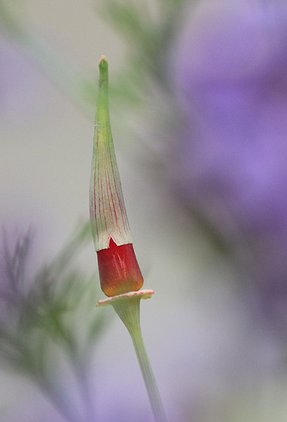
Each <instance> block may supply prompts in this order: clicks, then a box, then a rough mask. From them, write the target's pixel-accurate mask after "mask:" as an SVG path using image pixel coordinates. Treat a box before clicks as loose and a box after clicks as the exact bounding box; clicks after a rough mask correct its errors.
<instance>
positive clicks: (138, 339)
mask: <svg viewBox="0 0 287 422" xmlns="http://www.w3.org/2000/svg"><path fill="white" fill-rule="evenodd" d="M113 307H114V309H115V311H116V313H117V314H118V315H119V317H120V318H121V320H122V321H123V323H124V324H125V326H126V327H127V329H128V331H129V334H130V336H131V339H132V342H133V344H134V348H135V351H136V355H137V358H138V362H139V365H140V368H141V372H142V376H143V379H144V382H145V386H146V389H147V393H148V397H149V401H150V404H151V408H152V411H153V414H154V419H155V421H156V422H167V418H166V415H165V411H164V408H163V405H162V401H161V397H160V393H159V390H158V387H157V385H156V380H155V377H154V374H153V371H152V368H151V365H150V361H149V358H148V355H147V352H146V349H145V345H144V341H143V337H142V332H141V326H140V312H139V309H140V298H131V299H128V300H124V301H120V302H115V303H113Z"/></svg>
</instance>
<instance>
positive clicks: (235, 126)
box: [173, 0, 287, 326]
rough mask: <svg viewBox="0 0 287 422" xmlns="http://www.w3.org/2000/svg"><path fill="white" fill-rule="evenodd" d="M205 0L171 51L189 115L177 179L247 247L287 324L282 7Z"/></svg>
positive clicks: (286, 68) (286, 56)
mask: <svg viewBox="0 0 287 422" xmlns="http://www.w3.org/2000/svg"><path fill="white" fill-rule="evenodd" d="M210 3H211V2H209V1H207V0H206V1H202V2H201V3H200V4H199V6H197V9H196V10H195V11H194V10H193V15H192V17H191V19H187V22H186V25H185V27H184V29H183V31H182V33H181V35H180V37H179V39H178V44H177V48H176V49H175V51H176V53H175V57H173V62H174V63H175V65H174V66H175V75H176V77H175V80H174V85H175V89H176V91H177V94H178V102H179V105H180V107H181V109H182V112H183V114H184V116H185V120H186V127H185V130H184V131H183V132H184V133H182V137H181V140H180V145H179V151H180V152H179V156H178V160H177V162H178V168H177V169H176V170H177V174H178V176H177V177H178V184H179V186H180V188H181V191H182V193H183V197H184V199H185V200H186V201H187V202H189V203H190V204H192V206H195V207H196V208H198V209H199V210H200V212H201V213H203V214H204V215H205V218H206V219H207V220H208V221H209V223H211V224H212V225H213V226H215V227H216V228H217V229H218V230H219V232H220V233H221V235H222V236H224V237H225V239H228V242H230V239H231V240H232V243H233V244H234V245H235V246H236V248H237V250H239V249H240V250H241V251H242V250H244V252H247V249H248V253H249V256H250V262H249V263H250V270H251V271H252V272H253V273H252V276H253V277H255V278H256V279H257V280H258V282H259V283H260V290H259V294H260V295H261V296H260V303H261V304H262V303H264V310H265V312H271V313H272V315H273V317H275V318H276V319H277V318H278V319H277V322H279V323H280V324H282V322H283V324H284V326H285V324H286V323H287V311H286V309H287V307H286V303H287V283H286V278H287V165H286V157H287V142H286V138H287V118H286V116H287V49H286V43H287V8H286V5H284V4H283V3H281V2H279V1H278V2H275V1H273V2H270V3H269V4H267V3H265V2H259V1H258V2H247V1H243V2H238V3H236V2H235V1H231V2H230V1H221V2H220V3H218V2H215V3H216V4H214V3H212V4H210ZM234 245H233V246H234ZM257 293H258V291H257ZM262 299H263V300H262ZM265 305H266V306H265ZM282 317H283V319H282Z"/></svg>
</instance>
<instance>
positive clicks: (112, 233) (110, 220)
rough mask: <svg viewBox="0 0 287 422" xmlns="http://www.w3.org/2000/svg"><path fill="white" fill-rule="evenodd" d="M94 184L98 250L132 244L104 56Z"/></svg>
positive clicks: (93, 221)
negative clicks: (116, 154) (114, 245)
mask: <svg viewBox="0 0 287 422" xmlns="http://www.w3.org/2000/svg"><path fill="white" fill-rule="evenodd" d="M99 70H100V81H99V92H98V98H97V112H96V126H95V134H94V142H93V160H92V174H91V183H90V216H91V225H92V232H93V237H94V242H95V248H96V250H97V251H99V250H102V249H107V248H109V245H110V240H111V239H112V240H113V241H114V243H115V244H116V245H118V246H119V245H125V244H128V243H132V237H131V233H130V228H129V223H128V219H127V214H126V209H125V204H124V198H123V193H122V187H121V182H120V176H119V171H118V166H117V161H116V156H115V150H114V144H113V138H112V132H111V126H110V116H109V100H108V62H107V60H106V58H105V57H101V59H100V63H99Z"/></svg>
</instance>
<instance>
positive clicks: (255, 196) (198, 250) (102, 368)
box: [0, 0, 287, 422]
mask: <svg viewBox="0 0 287 422" xmlns="http://www.w3.org/2000/svg"><path fill="white" fill-rule="evenodd" d="M0 25H1V26H0V36H1V38H0V117H1V125H0V151H1V153H0V162H1V166H0V172H1V177H0V186H1V188H0V192H1V207H0V221H1V227H3V229H5V236H6V237H7V236H8V237H9V235H10V236H12V237H13V236H14V235H15V232H20V233H21V231H22V232H23V231H24V232H26V231H27V228H28V227H30V228H32V229H31V230H32V231H33V236H32V237H33V246H32V253H31V257H30V261H29V269H30V270H31V272H32V273H33V270H34V269H37V268H38V267H39V266H40V265H41V263H42V262H43V261H44V262H45V261H49V260H51V259H53V257H54V256H56V255H57V254H58V253H59V251H60V250H61V248H62V246H63V244H64V243H65V241H66V239H67V238H69V236H70V234H71V233H72V232H73V230H74V228H75V226H76V225H77V224H79V221H86V220H87V219H88V186H89V175H90V161H91V149H92V146H91V143H92V136H93V125H94V118H93V115H94V101H95V95H96V81H97V62H98V58H99V57H100V55H101V54H102V53H104V54H105V55H106V56H107V57H108V59H109V64H110V80H111V106H112V111H111V117H112V126H113V135H114V141H115V145H116V150H117V154H118V161H119V167H120V173H121V176H122V184H123V189H124V194H125V199H126V205H127V209H128V214H129V219H130V224H131V227H132V231H133V234H134V241H135V247H136V251H137V256H138V259H139V262H140V264H141V267H142V270H143V274H144V276H145V287H147V288H153V289H154V290H155V291H156V295H155V296H154V298H153V299H152V300H151V301H149V302H144V303H143V304H142V324H143V331H144V336H145V339H146V344H147V349H148V351H149V353H150V357H151V361H152V363H153V366H154V370H155V373H156V376H157V379H158V383H159V387H160V390H161V392H162V397H163V401H164V403H165V407H166V409H167V413H168V415H169V419H170V420H172V421H179V422H181V421H182V422H185V421H194V422H197V421H200V422H216V421H221V422H222V421H228V422H233V421H234V422H235V421H236V422H239V421H242V420H244V421H252V422H253V421H260V422H264V421H266V422H267V421H270V420H272V421H276V422H277V421H278V422H279V421H280V422H282V421H285V420H286V412H287V408H286V399H285V395H286V389H287V366H286V347H287V345H286V336H287V329H286V324H287V284H286V282H287V202H286V198H287V183H286V181H287V170H286V169H287V166H286V158H287V146H286V145H287V144H286V135H287V125H286V122H287V119H286V113H287V78H286V75H287V72H286V71H287V53H286V42H287V8H286V6H285V2H284V1H280V0H273V1H269V2H265V1H263V0H262V1H260V0H253V1H247V0H246V1H245V0H240V1H235V0H234V1H233V0H232V1H230V0H229V1H227V0H220V1H216V2H213V1H211V0H199V1H188V0H185V1H184V0H181V1H180V0H169V1H167V0H165V1H161V0H150V1H147V0H146V1H144V0H138V1H131V0H106V1H102V2H101V1H99V0H94V1H93V0H89V1H88V0H86V1H82V2H70V1H68V0H59V1H57V2H49V1H45V0H41V1H39V0H37V1H36V0H25V1H20V0H9V1H8V0H0ZM11 233H12V234H11ZM4 243H5V242H4ZM12 243H13V242H12ZM4 255H5V254H4ZM77 261H79V264H78V265H79V267H80V268H81V271H83V272H85V273H88V274H93V273H94V272H95V267H96V261H95V257H94V252H93V246H92V243H91V242H90V241H89V242H88V245H87V247H86V248H85V249H84V252H81V253H80V257H79V258H78V257H77ZM61 262H62V261H61ZM95 274H96V273H95ZM3 279H4V278H3ZM1 282H2V279H1ZM93 282H94V283H95V284H96V283H98V279H97V276H96V275H95V276H94V280H93ZM84 285H85V283H84V281H83V286H84ZM2 290H3V289H2ZM0 291H1V289H0ZM79 294H80V293H79ZM67 296H68V294H67ZM99 296H100V294H98V297H99ZM65 297H66V296H65V295H64V299H63V300H65ZM44 299H45V295H44ZM84 306H85V305H84ZM97 312H98V313H100V312H102V311H101V310H98V311H97ZM103 312H105V311H103ZM108 313H109V312H108V311H106V314H105V315H108ZM1 315H2V314H1ZM5 315H6V314H5V312H4V314H3V316H2V317H1V320H2V324H4V323H5V325H7V321H5V318H6V317H7V316H5ZM80 315H82V314H80ZM85 315H86V314H85V312H83V315H82V316H79V317H78V318H76V320H77V321H76V324H78V325H80V327H85V326H87V324H89V320H88V319H85V318H86V316H85ZM107 318H108V317H107ZM68 319H69V315H68ZM8 325H9V323H8ZM95 342H96V347H95V348H93V349H92V347H91V349H90V351H92V352H91V355H92V357H91V362H90V366H89V369H88V376H89V382H90V387H89V391H90V394H91V401H92V402H93V407H94V409H93V410H92V411H91V410H90V411H85V410H83V409H84V407H85V406H86V408H87V407H88V406H90V404H89V403H88V402H89V400H87V401H86V403H85V390H84V389H83V390H82V392H83V391H84V394H83V396H82V399H79V398H78V394H77V389H78V386H77V381H75V379H74V378H72V377H71V375H70V373H69V371H68V369H67V368H66V365H65V359H66V355H65V354H62V355H61V354H59V355H58V354H53V355H52V356H53V358H50V360H47V362H46V364H45V365H46V370H47V373H48V374H51V377H52V376H53V375H52V374H53V373H54V368H56V372H57V382H56V397H61V396H62V395H63V392H64V395H67V403H68V407H69V406H70V407H72V403H73V405H75V403H76V408H77V409H78V410H79V414H81V415H86V416H80V419H77V416H75V414H74V413H73V412H72V413H73V415H74V416H71V415H70V416H69V412H68V415H67V414H66V415H65V414H64V415H63V412H62V416H61V415H60V413H61V412H60V413H59V406H58V408H57V399H56V406H55V396H54V400H53V399H52V400H47V397H46V396H47V394H45V388H42V390H41V389H39V388H38V389H37V384H36V386H35V383H33V382H31V379H30V378H29V377H27V371H26V375H25V374H24V376H23V375H21V373H20V372H19V371H17V368H16V370H15V368H14V370H12V369H11V367H10V366H7V365H6V364H5V361H4V362H3V364H2V367H1V368H2V369H1V382H0V420H1V421H3V422H4V421H5V422H6V421H7V422H8V421H9V422H12V421H13V422H14V421H15V422H18V421H21V422H26V421H27V422H31V421H32V422H34V421H35V422H38V421H41V422H42V421H46V420H47V421H48V420H49V421H50V420H55V421H58V420H59V422H60V421H61V422H62V421H64V420H65V419H64V417H66V420H72V421H80V420H81V421H89V422H92V421H94V420H99V421H110V420H111V421H121V420H123V421H148V420H150V419H151V414H150V410H149V404H148V402H147V397H146V392H145V390H144V386H143V382H142V379H141V377H140V372H139V369H138V365H137V362H136V359H135V356H134V353H133V350H132V346H131V344H130V340H129V338H128V335H127V333H126V332H125V330H124V328H123V327H122V325H121V323H120V322H119V321H118V320H116V319H112V321H110V322H109V323H108V324H107V326H105V329H104V330H103V332H102V333H101V336H100V337H99V338H97V337H96V340H95ZM37 345H38V343H35V347H37ZM5 350H6V349H5ZM8 354H9V350H8ZM12 366H13V365H12ZM78 375H79V374H78ZM85 376H86V375H85ZM76 379H77V378H76ZM79 379H81V377H79ZM79 379H78V382H79ZM32 381H33V377H32ZM38 387H39V385H38ZM42 387H43V386H42ZM84 388H87V384H86V387H84ZM43 392H44V394H43ZM46 393H47V389H46ZM57 394H58V396H57ZM86 394H88V393H86ZM80 396H81V394H80ZM73 397H77V399H75V398H73ZM83 398H84V399H83ZM50 399H51V397H50ZM77 400H79V403H78V402H77ZM51 403H52V404H54V406H52V405H51ZM58 404H59V403H58ZM60 408H61V406H60ZM64 408H65V406H64ZM64 413H65V412H64ZM92 415H93V416H92ZM69 417H70V419H69ZM73 417H74V418H76V419H71V418H73ZM57 418H58V419H57ZM67 418H68V419H67Z"/></svg>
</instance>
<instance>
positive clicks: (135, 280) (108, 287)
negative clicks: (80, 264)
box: [97, 239, 143, 296]
mask: <svg viewBox="0 0 287 422" xmlns="http://www.w3.org/2000/svg"><path fill="white" fill-rule="evenodd" d="M97 256H98V265H99V273H100V281H101V288H102V290H103V292H104V293H105V294H106V295H107V296H116V295H120V294H122V293H127V292H131V291H135V290H139V289H140V288H141V287H142V285H143V276H142V274H141V271H140V268H139V265H138V262H137V258H136V255H135V252H134V248H133V245H132V244H131V243H128V244H126V245H120V246H118V245H116V244H115V242H114V241H113V240H112V239H111V240H110V244H109V247H108V248H107V249H101V250H100V251H97Z"/></svg>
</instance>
